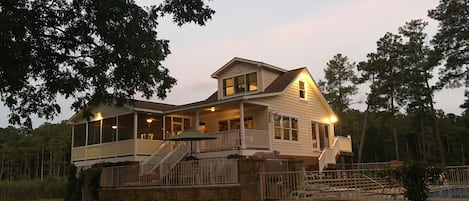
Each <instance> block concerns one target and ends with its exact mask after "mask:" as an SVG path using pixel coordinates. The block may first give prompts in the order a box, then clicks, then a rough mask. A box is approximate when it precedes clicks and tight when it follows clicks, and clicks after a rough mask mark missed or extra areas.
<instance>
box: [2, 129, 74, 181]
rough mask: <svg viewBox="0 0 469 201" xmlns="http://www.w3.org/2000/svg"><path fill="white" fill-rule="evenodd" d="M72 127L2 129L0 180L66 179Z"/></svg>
mask: <svg viewBox="0 0 469 201" xmlns="http://www.w3.org/2000/svg"><path fill="white" fill-rule="evenodd" d="M70 141H71V127H70V125H67V123H66V122H65V121H64V122H62V123H59V124H49V123H45V124H43V125H41V126H40V127H39V128H36V129H34V130H33V131H29V130H25V129H21V128H15V127H11V126H10V127H7V128H0V147H1V149H0V180H19V179H41V178H44V177H45V176H48V175H51V176H65V175H66V169H67V165H68V164H69V163H70Z"/></svg>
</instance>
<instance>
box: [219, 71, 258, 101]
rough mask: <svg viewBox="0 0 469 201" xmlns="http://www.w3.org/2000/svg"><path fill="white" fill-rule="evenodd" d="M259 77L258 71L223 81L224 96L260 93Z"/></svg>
mask: <svg viewBox="0 0 469 201" xmlns="http://www.w3.org/2000/svg"><path fill="white" fill-rule="evenodd" d="M257 75H258V73H257V71H256V72H250V73H246V74H242V75H237V76H232V77H227V78H225V79H223V80H222V81H223V96H234V95H239V94H246V93H249V92H254V91H258V90H259V82H258V80H259V79H258V77H257ZM252 78H255V79H252ZM254 83H255V84H254ZM254 86H255V87H254ZM251 87H252V89H251Z"/></svg>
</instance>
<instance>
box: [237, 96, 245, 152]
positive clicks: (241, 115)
mask: <svg viewBox="0 0 469 201" xmlns="http://www.w3.org/2000/svg"><path fill="white" fill-rule="evenodd" d="M239 124H240V125H239V129H240V131H241V149H246V134H245V133H244V103H243V101H241V103H240V104H239Z"/></svg>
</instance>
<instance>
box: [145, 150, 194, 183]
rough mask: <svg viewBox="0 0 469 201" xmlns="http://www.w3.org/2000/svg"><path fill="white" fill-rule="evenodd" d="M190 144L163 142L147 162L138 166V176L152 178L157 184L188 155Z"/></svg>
mask: <svg viewBox="0 0 469 201" xmlns="http://www.w3.org/2000/svg"><path fill="white" fill-rule="evenodd" d="M188 143H190V142H187V143H186V142H178V143H175V142H172V141H166V142H164V143H163V144H162V145H161V146H160V147H159V148H158V149H157V150H156V151H155V152H153V153H152V155H150V156H149V157H148V159H147V160H145V161H144V162H142V163H141V164H140V175H141V177H142V178H152V181H149V182H157V180H160V179H161V178H163V177H164V176H166V175H167V174H168V173H169V171H170V170H171V169H172V168H173V167H174V166H176V164H177V163H178V162H179V161H181V160H182V159H183V158H184V157H185V156H186V155H187V154H188V153H189V146H188Z"/></svg>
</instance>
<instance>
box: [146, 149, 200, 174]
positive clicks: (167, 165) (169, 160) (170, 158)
mask: <svg viewBox="0 0 469 201" xmlns="http://www.w3.org/2000/svg"><path fill="white" fill-rule="evenodd" d="M189 143H191V142H189ZM188 148H189V146H187V143H186V142H181V143H180V144H179V145H178V146H177V147H176V148H174V149H173V151H171V153H169V154H168V155H167V156H166V157H164V158H163V159H162V160H161V161H160V163H159V168H160V169H159V173H160V177H161V178H163V177H164V176H166V174H167V173H168V172H169V171H170V170H171V169H172V168H173V167H174V166H176V164H177V163H178V162H179V161H181V160H182V159H183V158H184V156H186V154H187V153H189V149H188ZM163 165H164V166H163ZM156 168H157V166H155V167H153V169H152V171H154V170H155V169H156Z"/></svg>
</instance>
